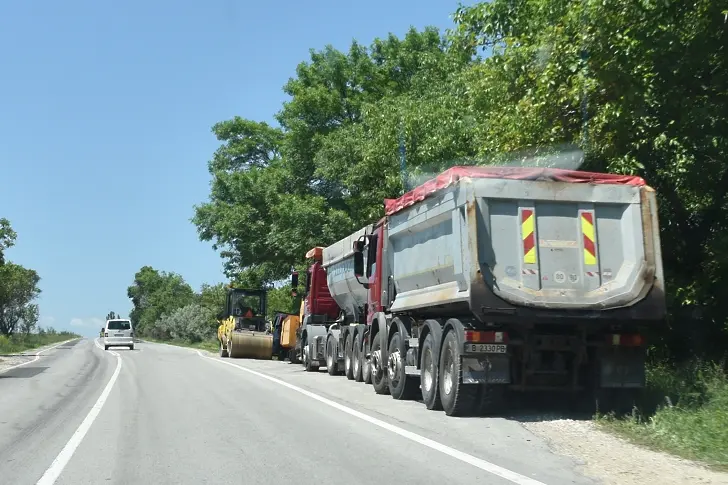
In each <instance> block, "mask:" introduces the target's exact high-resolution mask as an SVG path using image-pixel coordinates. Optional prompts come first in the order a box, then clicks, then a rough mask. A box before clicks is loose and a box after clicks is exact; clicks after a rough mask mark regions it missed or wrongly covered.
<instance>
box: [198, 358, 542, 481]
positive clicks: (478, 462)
mask: <svg viewBox="0 0 728 485" xmlns="http://www.w3.org/2000/svg"><path fill="white" fill-rule="evenodd" d="M197 354H198V355H199V356H200V357H203V358H205V359H208V360H211V361H213V362H219V363H221V364H225V365H229V366H232V367H235V368H237V369H240V370H243V371H245V372H248V373H250V374H253V375H256V376H258V377H261V378H263V379H266V380H268V381H270V382H275V383H276V384H280V385H281V386H284V387H287V388H288V389H291V390H293V391H296V392H299V393H301V394H303V395H304V396H308V397H310V398H311V399H315V400H316V401H318V402H320V403H323V404H326V405H327V406H331V407H332V408H334V409H338V410H339V411H342V412H344V413H346V414H348V415H350V416H354V417H356V418H359V419H361V420H363V421H366V422H368V423H371V424H373V425H375V426H378V427H380V428H383V429H386V430H387V431H391V432H392V433H394V434H397V435H399V436H402V437H403V438H407V439H408V440H411V441H414V442H416V443H419V444H421V445H423V446H426V447H428V448H430V449H433V450H435V451H439V452H440V453H444V454H446V455H448V456H451V457H453V458H455V459H457V460H460V461H462V462H465V463H468V464H469V465H472V466H474V467H476V468H479V469H481V470H483V471H485V472H488V473H491V474H493V475H496V476H499V477H501V478H504V479H506V480H508V481H510V482H512V483H515V484H517V485H546V484H545V483H543V482H539V481H538V480H534V479H533V478H530V477H527V476H525V475H521V474H520V473H516V472H513V471H511V470H508V469H507V468H503V467H500V466H498V465H496V464H494V463H491V462H489V461H486V460H483V459H481V458H477V457H475V456H473V455H469V454H467V453H464V452H462V451H458V450H456V449H455V448H450V447H449V446H447V445H443V444H442V443H438V442H437V441H433V440H431V439H429V438H425V437H424V436H420V435H418V434H416V433H413V432H411V431H407V430H406V429H403V428H400V427H398V426H394V425H393V424H389V423H387V422H385V421H382V420H380V419H377V418H373V417H371V416H369V415H368V414H364V413H360V412H359V411H356V410H354V409H351V408H349V407H347V406H344V405H342V404H339V403H337V402H335V401H331V400H330V399H326V398H325V397H322V396H319V395H318V394H315V393H313V392H311V391H307V390H306V389H302V388H300V387H298V386H294V385H293V384H289V383H288V382H285V381H282V380H280V379H276V378H275V377H271V376H269V375H266V374H263V373H261V372H257V371H254V370H252V369H248V368H246V367H243V366H240V365H237V364H233V363H232V362H228V361H225V360H220V359H217V358H214V357H208V356H207V355H203V354H202V352H200V351H199V350H198V351H197Z"/></svg>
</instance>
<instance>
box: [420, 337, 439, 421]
mask: <svg viewBox="0 0 728 485" xmlns="http://www.w3.org/2000/svg"><path fill="white" fill-rule="evenodd" d="M439 371H440V369H439V366H438V365H437V354H436V353H435V337H433V336H432V333H428V334H427V336H426V337H425V341H424V342H423V343H422V350H421V353H420V389H421V391H422V401H423V402H424V403H425V406H426V407H427V409H430V410H433V411H441V410H442V403H441V402H440V384H439V380H438V376H439V374H440V372H439Z"/></svg>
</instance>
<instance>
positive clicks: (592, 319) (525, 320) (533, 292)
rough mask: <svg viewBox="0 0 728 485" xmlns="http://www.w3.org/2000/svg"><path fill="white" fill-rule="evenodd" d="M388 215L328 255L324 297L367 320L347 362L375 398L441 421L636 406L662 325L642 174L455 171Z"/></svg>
mask: <svg viewBox="0 0 728 485" xmlns="http://www.w3.org/2000/svg"><path fill="white" fill-rule="evenodd" d="M385 207H386V216H385V218H383V219H382V220H380V221H379V222H378V223H377V224H374V225H372V226H368V227H367V228H364V229H362V230H361V231H358V232H357V233H355V234H352V235H351V236H349V237H348V238H345V239H343V240H341V241H339V242H338V243H336V244H335V245H332V246H330V247H328V248H326V249H325V250H324V264H325V265H326V266H327V268H328V271H329V275H328V277H329V288H330V290H331V294H332V296H333V298H334V299H336V301H337V302H338V303H339V305H340V306H341V308H342V309H344V308H349V310H348V313H351V314H352V315H354V314H356V312H357V311H359V312H361V311H365V315H364V317H363V321H364V323H366V328H365V330H364V334H363V336H362V338H361V339H360V340H358V341H357V342H358V345H359V348H358V349H357V348H356V346H357V344H354V345H353V347H352V357H351V358H352V359H353V352H357V351H358V352H359V354H360V356H363V359H362V360H361V362H362V363H363V362H366V363H367V364H368V365H369V366H370V368H369V369H368V372H370V374H371V375H370V378H371V381H372V384H373V386H374V389H375V391H376V392H377V393H381V394H384V393H388V394H391V395H392V396H393V397H394V398H395V399H406V398H414V397H416V396H417V395H418V394H419V393H421V395H422V399H423V401H424V402H425V404H426V406H427V407H428V408H430V409H441V408H444V410H445V412H446V413H447V414H448V415H463V414H474V413H478V414H482V413H494V412H498V411H499V410H501V409H502V406H503V405H504V404H505V403H506V396H507V392H514V391H541V392H543V391H548V392H556V391H566V392H570V393H574V394H576V395H578V396H581V397H588V398H589V399H588V401H587V402H589V403H590V404H594V403H596V404H597V406H599V407H600V409H606V408H609V409H615V410H623V409H625V408H627V407H631V403H632V399H633V398H634V395H635V392H636V391H637V390H639V389H640V388H642V387H643V386H644V379H645V370H644V360H645V353H646V352H645V348H646V347H645V340H644V337H643V335H644V331H645V329H646V328H649V327H650V326H654V325H659V324H660V323H661V322H663V321H664V316H665V297H664V283H663V270H662V259H661V253H660V240H659V228H658V220H657V205H656V198H655V193H654V191H653V190H652V189H651V188H650V187H648V186H647V185H646V184H645V183H644V181H643V180H642V179H641V178H639V177H626V176H619V175H610V174H596V173H587V172H576V171H565V170H555V169H514V168H507V169H504V168H494V167H454V168H452V169H450V170H448V171H446V172H444V173H443V174H441V175H440V176H438V177H437V178H436V179H433V180H431V181H429V182H427V183H426V184H424V185H423V186H420V187H418V188H417V189H415V190H413V191H411V192H409V193H408V194H405V195H404V196H403V197H401V198H399V199H396V200H387V201H386V203H385ZM327 256H328V257H327ZM332 270H333V271H332ZM353 279H355V281H356V283H357V285H358V287H356V288H355V287H354V286H356V285H352V280H353ZM420 389H421V390H420Z"/></svg>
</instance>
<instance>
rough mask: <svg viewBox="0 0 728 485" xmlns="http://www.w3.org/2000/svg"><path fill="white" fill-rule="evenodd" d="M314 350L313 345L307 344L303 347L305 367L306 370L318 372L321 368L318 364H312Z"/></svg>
mask: <svg viewBox="0 0 728 485" xmlns="http://www.w3.org/2000/svg"><path fill="white" fill-rule="evenodd" d="M312 353H313V352H312V351H311V345H310V344H308V343H307V344H305V346H304V347H303V367H304V368H305V369H306V372H316V371H318V369H319V366H318V365H315V366H314V365H312V364H311V354H312Z"/></svg>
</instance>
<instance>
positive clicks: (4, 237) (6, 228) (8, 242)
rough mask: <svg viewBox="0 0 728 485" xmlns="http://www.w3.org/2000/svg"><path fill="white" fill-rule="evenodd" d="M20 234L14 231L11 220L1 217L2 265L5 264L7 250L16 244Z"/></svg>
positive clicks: (0, 252)
mask: <svg viewBox="0 0 728 485" xmlns="http://www.w3.org/2000/svg"><path fill="white" fill-rule="evenodd" d="M17 237H18V235H17V233H16V232H15V231H13V228H12V226H11V225H10V221H9V220H7V219H5V218H4V217H3V218H0V266H2V265H3V264H5V250H6V249H8V248H11V247H13V246H14V245H15V240H16V239H17Z"/></svg>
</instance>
